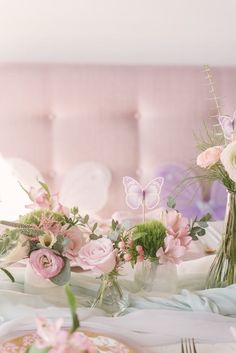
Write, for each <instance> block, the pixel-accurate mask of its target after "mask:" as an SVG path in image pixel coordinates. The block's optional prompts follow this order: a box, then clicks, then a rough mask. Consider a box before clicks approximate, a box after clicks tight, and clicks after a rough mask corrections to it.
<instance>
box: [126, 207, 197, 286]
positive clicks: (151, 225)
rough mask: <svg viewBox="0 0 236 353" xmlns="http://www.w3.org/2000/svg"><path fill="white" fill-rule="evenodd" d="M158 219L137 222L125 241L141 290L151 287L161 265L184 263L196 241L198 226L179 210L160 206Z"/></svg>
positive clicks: (128, 257) (127, 256) (128, 258)
mask: <svg viewBox="0 0 236 353" xmlns="http://www.w3.org/2000/svg"><path fill="white" fill-rule="evenodd" d="M157 219H158V220H150V221H146V222H143V223H140V224H137V225H136V226H135V227H134V228H133V229H132V230H131V231H130V234H129V237H125V238H124V240H123V244H122V247H125V248H126V251H127V254H126V258H127V260H129V261H130V262H131V264H132V266H134V265H136V266H135V280H136V282H137V284H138V289H144V290H151V289H152V287H153V284H154V281H155V276H156V271H157V266H158V265H166V264H171V265H176V264H179V263H180V262H182V261H183V259H184V256H185V255H186V251H187V250H188V249H189V245H190V243H191V241H192V236H193V233H194V227H192V228H191V227H190V224H189V222H188V219H187V218H185V217H183V216H182V215H181V214H180V213H179V212H178V211H176V210H174V209H169V210H165V209H160V210H159V212H158V211H157ZM171 267H172V269H174V268H175V266H171ZM168 268H170V266H168Z"/></svg>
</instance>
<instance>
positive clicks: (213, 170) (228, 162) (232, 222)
mask: <svg viewBox="0 0 236 353" xmlns="http://www.w3.org/2000/svg"><path fill="white" fill-rule="evenodd" d="M205 69H206V73H207V78H208V80H209V83H210V92H211V94H212V95H213V99H214V101H215V103H216V110H217V113H216V115H215V116H214V117H213V118H214V119H215V120H214V123H213V124H212V126H211V128H210V130H209V128H207V131H206V137H205V138H201V139H200V141H199V144H198V147H199V149H200V150H201V153H200V154H199V155H198V157H197V165H198V166H199V167H200V168H201V169H202V170H204V172H203V173H202V174H201V175H200V176H199V177H198V178H200V179H205V180H208V181H214V180H218V181H219V182H221V183H222V184H223V185H224V186H225V189H226V190H227V193H228V202H227V209H226V215H225V226H224V232H223V239H222V243H221V245H220V248H219V251H218V253H217V255H216V257H215V260H214V262H213V264H212V266H211V268H210V272H209V276H208V279H207V284H206V286H207V287H208V288H211V287H225V286H227V285H230V284H232V283H235V282H236V267H235V266H236V130H235V127H236V124H235V123H236V114H235V113H234V115H233V116H227V115H226V116H224V115H222V113H221V111H220V105H219V102H218V100H217V97H216V95H215V90H214V85H213V81H212V76H211V74H210V70H209V68H208V67H206V68H205Z"/></svg>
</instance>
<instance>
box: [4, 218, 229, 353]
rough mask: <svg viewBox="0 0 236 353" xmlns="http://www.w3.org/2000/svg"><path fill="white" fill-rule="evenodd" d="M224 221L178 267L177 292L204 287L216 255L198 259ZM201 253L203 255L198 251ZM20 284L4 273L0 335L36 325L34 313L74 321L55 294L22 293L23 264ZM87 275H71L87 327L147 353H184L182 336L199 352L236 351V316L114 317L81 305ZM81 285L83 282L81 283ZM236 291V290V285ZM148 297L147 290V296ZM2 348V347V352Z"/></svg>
mask: <svg viewBox="0 0 236 353" xmlns="http://www.w3.org/2000/svg"><path fill="white" fill-rule="evenodd" d="M221 226H222V224H219V223H214V224H213V225H212V226H210V227H209V229H208V234H207V236H205V237H204V238H203V239H202V242H201V244H202V245H201V244H200V245H199V244H198V245H196V244H195V245H194V246H193V247H192V249H191V251H192V255H191V256H193V257H195V260H191V261H185V262H184V263H182V264H181V265H179V266H178V282H177V287H176V288H177V291H178V290H179V288H180V287H184V288H188V289H190V290H196V289H201V288H203V286H204V280H205V277H206V273H207V270H206V269H207V268H208V267H209V265H210V263H211V261H212V256H208V257H206V256H205V257H203V258H199V256H200V255H201V254H202V255H203V250H204V247H205V246H208V247H212V248H216V247H217V244H218V241H219V239H220V235H219V234H220V231H219V230H220V228H221ZM200 253H201V254H200ZM13 270H14V274H15V276H16V283H13V284H12V283H9V281H8V280H7V279H6V278H5V277H4V276H3V275H2V274H0V339H2V340H3V339H4V340H5V339H6V338H8V337H12V336H16V335H18V334H21V333H22V332H24V331H25V330H32V329H34V327H35V326H34V317H35V315H37V316H46V317H49V318H52V319H53V318H57V317H64V319H65V325H69V324H70V314H69V310H68V308H66V306H65V304H64V303H63V301H60V300H58V299H59V298H57V297H56V296H55V297H53V296H51V297H50V296H48V297H47V296H44V297H43V296H38V295H32V294H27V293H24V288H23V280H24V268H23V267H15V268H14V269H13ZM128 272H129V273H128V275H127V277H126V278H124V279H123V282H124V284H125V285H126V286H127V284H131V283H132V282H131V281H130V276H131V274H130V271H128ZM88 278H89V276H88V274H83V275H81V274H78V273H73V275H72V285H73V287H74V289H75V290H76V286H78V301H79V304H80V305H79V309H78V312H79V316H80V319H81V324H82V326H84V327H90V328H92V329H95V330H98V331H99V332H107V333H113V335H114V336H118V337H122V338H123V339H124V340H126V341H130V342H135V343H136V344H137V345H138V346H139V347H140V348H142V350H143V352H146V353H148V352H150V353H151V352H155V353H164V352H166V353H168V352H169V353H175V352H180V343H179V342H180V338H181V337H195V338H196V341H197V344H198V352H199V353H205V352H207V353H211V352H215V353H217V352H220V353H227V352H229V353H231V352H235V351H236V344H235V343H234V342H233V338H232V335H231V333H230V327H231V326H233V325H235V326H236V318H235V317H230V316H223V315H219V314H215V313H212V312H204V311H181V310H160V309H155V308H151V307H150V308H149V309H143V310H132V311H131V312H129V313H127V314H125V315H123V316H120V317H117V318H111V317H108V316H107V315H106V313H104V312H103V311H101V310H99V309H93V310H92V309H90V308H85V307H83V301H86V298H85V297H83V296H80V292H79V287H80V285H81V283H83V281H87V280H88ZM78 284H79V285H78ZM89 285H91V288H93V287H94V286H96V285H97V284H96V283H95V282H94V277H90V282H89V280H88V286H89ZM235 292H236V289H235ZM157 294H158V293H155V292H152V293H146V294H145V295H146V298H151V297H152V296H153V297H155V298H156V296H157ZM143 295H144V294H143ZM0 352H1V351H0Z"/></svg>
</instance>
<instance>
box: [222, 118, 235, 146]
mask: <svg viewBox="0 0 236 353" xmlns="http://www.w3.org/2000/svg"><path fill="white" fill-rule="evenodd" d="M218 120H219V123H220V126H221V128H222V130H223V133H224V137H225V138H226V139H227V140H231V139H232V137H233V133H234V129H235V125H236V124H235V123H236V115H235V113H234V115H233V116H229V115H222V116H219V118H218Z"/></svg>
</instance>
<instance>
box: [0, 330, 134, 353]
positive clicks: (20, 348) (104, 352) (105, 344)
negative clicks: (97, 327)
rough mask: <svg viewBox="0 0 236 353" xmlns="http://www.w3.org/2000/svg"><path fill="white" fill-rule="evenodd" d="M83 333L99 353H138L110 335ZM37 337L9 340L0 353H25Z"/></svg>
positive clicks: (1, 347)
mask: <svg viewBox="0 0 236 353" xmlns="http://www.w3.org/2000/svg"><path fill="white" fill-rule="evenodd" d="M83 332H84V333H85V334H86V335H87V336H88V337H89V338H90V339H91V340H92V342H93V343H94V345H95V346H96V347H97V349H98V352H99V353H114V352H121V353H138V351H137V350H136V349H135V348H132V347H131V346H129V345H127V344H126V343H124V342H122V341H120V340H118V339H116V338H114V337H111V336H110V335H107V334H100V333H97V332H92V331H87V330H83ZM36 337H37V335H36V333H35V332H32V331H31V332H27V333H25V334H24V335H22V336H18V337H14V338H11V339H8V340H7V341H5V342H3V343H2V344H1V345H0V353H25V350H26V348H27V347H28V346H29V345H31V344H32V343H33V342H34V341H35V339H36Z"/></svg>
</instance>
